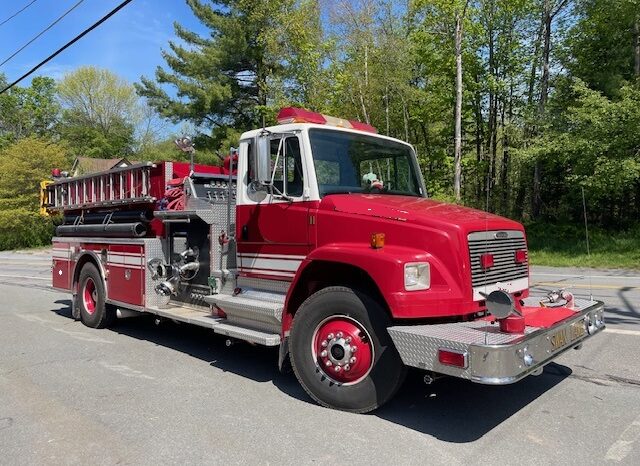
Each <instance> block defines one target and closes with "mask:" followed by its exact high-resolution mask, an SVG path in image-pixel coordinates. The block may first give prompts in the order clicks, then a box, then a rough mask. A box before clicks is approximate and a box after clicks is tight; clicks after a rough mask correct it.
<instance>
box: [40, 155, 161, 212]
mask: <svg viewBox="0 0 640 466" xmlns="http://www.w3.org/2000/svg"><path fill="white" fill-rule="evenodd" d="M155 167H156V165H155V164H154V163H152V162H144V163H138V164H135V165H130V166H128V167H119V168H114V169H111V170H107V171H104V172H98V173H91V174H87V175H82V176H76V177H73V178H62V179H58V180H55V181H54V182H52V183H48V184H46V185H43V186H42V193H41V206H40V207H41V209H42V210H46V211H47V212H57V211H61V210H78V209H92V208H99V207H113V206H116V205H123V204H148V203H152V202H155V201H156V198H155V197H153V196H152V195H151V169H153V168H155Z"/></svg>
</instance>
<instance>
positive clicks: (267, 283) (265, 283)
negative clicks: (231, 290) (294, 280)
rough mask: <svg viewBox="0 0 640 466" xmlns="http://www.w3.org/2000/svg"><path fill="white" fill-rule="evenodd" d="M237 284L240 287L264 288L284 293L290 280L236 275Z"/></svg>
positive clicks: (286, 291) (287, 289) (287, 290)
mask: <svg viewBox="0 0 640 466" xmlns="http://www.w3.org/2000/svg"><path fill="white" fill-rule="evenodd" d="M238 286H239V287H240V288H242V289H245V288H247V289H254V290H256V289H257V290H265V291H272V292H275V293H282V294H285V295H286V294H287V293H288V292H289V287H290V286H291V282H286V281H281V280H267V279H265V278H252V277H238Z"/></svg>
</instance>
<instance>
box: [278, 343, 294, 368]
mask: <svg viewBox="0 0 640 466" xmlns="http://www.w3.org/2000/svg"><path fill="white" fill-rule="evenodd" d="M278 369H279V370H280V373H281V374H290V373H291V372H293V368H292V367H291V361H290V360H289V337H284V338H283V339H282V341H281V342H280V350H279V352H278Z"/></svg>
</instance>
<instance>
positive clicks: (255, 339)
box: [147, 306, 280, 346]
mask: <svg viewBox="0 0 640 466" xmlns="http://www.w3.org/2000/svg"><path fill="white" fill-rule="evenodd" d="M147 311H148V312H150V313H152V314H156V315H158V316H160V317H166V318H167V319H171V320H177V321H179V322H185V323H187V324H192V325H197V326H199V327H205V328H210V329H212V330H213V331H214V332H215V333H218V334H220V335H225V336H228V337H232V338H237V339H239V340H244V341H248V342H250V343H256V344H258V345H264V346H278V345H279V344H280V334H279V333H274V332H263V331H260V330H255V329H251V328H247V327H244V326H241V325H237V324H234V323H232V322H229V321H228V320H227V319H225V318H224V317H218V316H212V315H210V314H208V313H206V312H203V311H197V310H195V309H189V308H186V307H179V306H176V307H171V308H167V309H160V308H153V307H151V308H147Z"/></svg>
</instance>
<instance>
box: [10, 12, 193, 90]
mask: <svg viewBox="0 0 640 466" xmlns="http://www.w3.org/2000/svg"><path fill="white" fill-rule="evenodd" d="M29 1H30V0H13V1H10V0H0V22H1V21H3V20H4V19H6V18H7V17H8V16H10V15H11V14H12V13H14V12H16V11H17V10H19V9H20V8H22V7H23V6H24V5H26V4H27V3H29ZM77 1H78V0H38V1H36V2H35V3H34V4H33V5H31V6H30V7H29V8H27V9H26V10H25V11H23V12H22V13H21V14H19V15H18V16H16V17H15V18H14V19H12V20H11V21H9V22H8V23H6V24H4V25H3V26H0V62H2V61H3V60H4V59H5V58H6V57H8V56H9V55H11V54H12V53H13V52H14V51H15V50H17V49H18V48H20V47H21V46H22V45H23V44H24V43H26V42H27V41H28V40H30V39H31V38H32V37H33V36H35V35H36V34H38V32H40V31H41V30H42V29H44V28H45V27H46V26H48V25H49V24H50V23H52V22H53V21H54V20H55V19H57V18H58V17H59V16H60V15H62V13H64V12H65V11H66V10H68V9H69V8H70V7H71V6H72V5H73V4H75V3H76V2H77ZM120 1H121V0H84V2H83V3H82V4H81V5H80V6H78V7H77V8H76V9H75V10H74V11H73V12H72V13H70V14H69V15H68V16H66V17H65V18H64V19H63V20H62V21H60V22H59V23H58V24H57V25H56V26H54V27H53V28H52V29H51V30H50V31H48V32H47V33H45V35H43V36H42V37H40V38H39V39H38V40H37V41H36V42H34V43H33V44H31V45H30V46H29V47H28V48H26V49H25V50H24V51H22V52H21V53H20V54H18V55H16V56H15V57H14V58H13V59H12V60H11V61H9V62H8V63H6V64H5V65H3V66H2V67H0V73H4V74H5V76H6V78H7V81H9V82H11V81H13V80H14V79H17V78H18V77H19V76H21V75H22V74H23V73H25V72H26V71H27V70H29V69H30V68H31V67H33V66H34V65H35V64H37V63H38V62H40V61H41V60H42V59H44V58H45V57H47V56H48V55H49V54H51V53H52V52H54V51H55V50H57V49H58V48H59V47H60V46H62V45H64V44H65V43H66V42H67V41H69V40H70V39H71V38H73V37H75V35H77V34H78V33H80V32H81V31H83V30H84V29H85V28H86V27H88V26H90V25H91V24H93V23H94V22H95V21H97V20H98V19H99V18H101V17H102V16H103V15H104V14H106V13H107V12H109V11H111V9H113V8H114V7H115V6H116V5H118V4H119V3H120ZM174 21H178V22H179V23H181V24H183V25H185V26H186V27H187V28H188V29H192V30H196V31H203V29H202V26H201V25H200V24H199V23H198V21H197V19H196V18H195V17H194V16H193V14H192V13H191V10H190V8H189V7H188V6H187V5H186V3H185V2H184V0H133V1H132V2H131V3H130V4H129V5H127V6H126V7H125V8H124V9H122V10H120V11H119V12H118V13H117V14H116V15H115V16H113V17H111V18H110V19H109V20H108V21H107V22H105V23H104V24H102V26H100V27H99V28H98V29H96V30H94V31H92V32H91V33H89V34H88V35H87V36H85V37H84V38H83V39H81V40H80V41H79V42H77V43H76V44H74V45H73V46H71V47H70V48H68V49H67V50H65V51H64V52H63V53H62V54H60V55H58V56H57V57H56V58H55V59H53V60H52V61H50V62H49V63H47V64H46V65H44V66H43V67H42V68H40V70H39V71H38V72H36V73H35V75H47V76H51V77H53V78H56V79H58V78H60V77H62V76H63V75H64V73H66V72H69V71H71V70H73V69H75V68H77V67H78V66H82V65H94V66H99V67H104V68H108V69H110V70H111V71H113V72H115V73H117V74H118V75H120V76H121V77H123V78H125V79H127V80H129V81H130V82H135V81H138V80H139V78H140V76H141V75H145V76H149V77H153V73H154V71H155V69H156V67H157V66H158V65H162V64H164V60H163V59H162V56H161V50H162V49H163V48H164V49H166V48H167V46H168V42H169V40H171V39H175V34H174V30H173V23H174ZM28 84H29V79H27V80H25V81H23V82H22V83H21V85H23V86H24V85H28Z"/></svg>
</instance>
